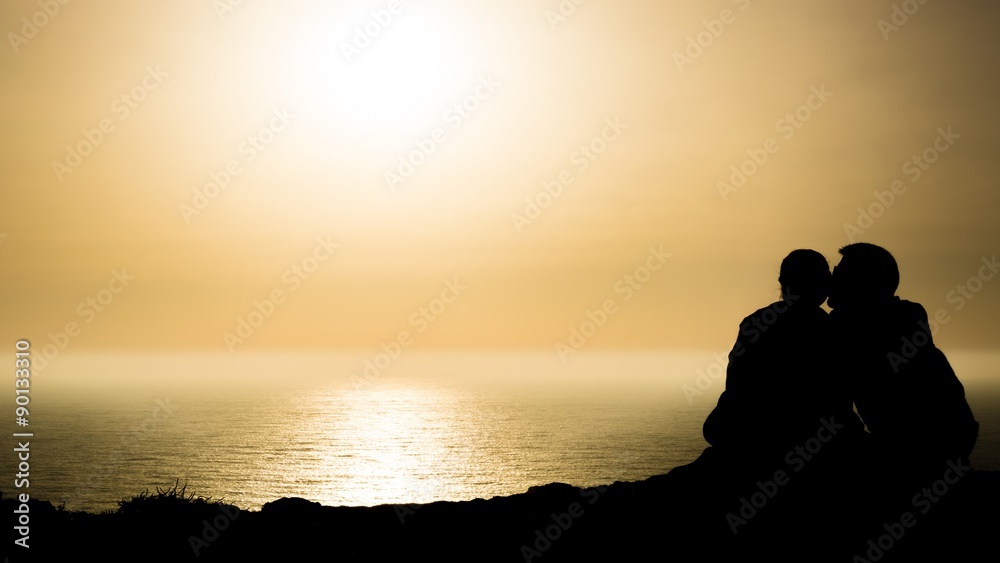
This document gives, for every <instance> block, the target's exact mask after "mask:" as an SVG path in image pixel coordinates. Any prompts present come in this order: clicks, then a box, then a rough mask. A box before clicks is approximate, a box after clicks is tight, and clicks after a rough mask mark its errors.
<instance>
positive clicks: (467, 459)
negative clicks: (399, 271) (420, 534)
mask: <svg viewBox="0 0 1000 563" xmlns="http://www.w3.org/2000/svg"><path fill="white" fill-rule="evenodd" d="M948 356H949V359H951V361H952V364H953V365H954V366H955V368H956V371H957V372H958V373H959V375H960V378H961V379H962V380H963V383H964V384H965V386H966V392H967V396H968V398H969V401H970V404H971V405H972V408H973V411H974V412H975V414H976V416H977V419H978V420H979V421H980V424H981V427H982V428H981V431H980V438H979V442H978V445H977V449H976V452H975V453H974V455H973V463H974V465H975V466H976V467H978V468H982V469H1000V385H997V379H996V377H995V374H996V370H997V368H998V367H1000V354H993V353H973V352H962V353H949V354H948ZM374 358H375V356H371V357H369V358H366V357H365V356H364V355H363V354H353V355H352V354H335V355H334V354H309V353H303V354H283V355H278V354H269V355H254V354H249V355H236V356H230V355H213V354H183V355H155V354H133V355H72V356H71V355H69V354H66V355H65V357H62V358H56V359H55V360H54V361H53V362H51V364H50V365H49V366H46V368H45V369H44V371H41V372H36V373H34V374H33V375H32V392H31V393H32V394H31V405H30V409H29V410H30V417H29V418H30V422H29V427H27V428H20V427H16V426H14V425H13V423H11V424H10V427H11V428H12V430H11V431H12V432H21V431H30V432H32V433H33V434H34V437H32V438H31V439H30V441H31V444H30V452H31V454H30V455H31V457H30V477H29V482H30V485H29V487H28V488H27V489H15V488H14V487H13V482H14V479H13V477H14V474H15V473H17V469H16V466H15V454H13V452H12V449H13V447H16V443H15V438H9V443H10V444H11V447H10V449H8V450H7V451H8V453H7V454H6V455H3V456H0V472H2V473H3V474H5V475H8V476H9V478H8V479H7V480H6V481H5V482H6V483H7V485H5V486H3V487H2V488H0V490H2V492H3V493H4V494H12V493H15V492H18V493H20V492H29V493H30V494H31V496H32V497H33V498H40V499H46V500H50V501H52V502H53V503H55V504H57V505H58V504H61V503H65V505H66V508H68V509H72V510H87V511H91V512H97V511H101V510H108V509H115V508H116V507H117V501H119V500H121V499H124V498H130V497H132V496H134V495H136V494H139V493H141V492H143V491H145V490H149V491H151V492H155V491H156V489H157V488H158V487H159V488H161V489H167V488H171V487H173V486H175V484H179V485H181V486H186V491H187V493H189V494H190V493H193V494H196V495H200V496H204V497H210V498H212V499H222V500H224V501H226V502H229V503H232V504H235V505H237V506H240V507H241V508H244V509H254V510H256V509H259V508H260V507H261V505H263V504H264V503H266V502H268V501H271V500H275V499H278V498H281V497H290V496H296V497H303V498H306V499H309V500H313V501H317V502H320V503H322V504H325V505H332V506H337V505H345V506H360V505H365V506H368V505H376V504H383V503H424V502H430V501H436V500H453V501H455V500H470V499H475V498H491V497H493V496H500V495H510V494H515V493H521V492H524V491H526V490H527V489H528V488H529V487H531V486H535V485H542V484H546V483H551V482H563V483H569V484H572V485H576V486H591V485H600V484H607V483H611V482H614V481H631V480H640V479H645V478H647V477H650V476H653V475H657V474H661V473H665V472H667V471H669V470H670V469H671V468H672V467H675V466H677V465H682V464H686V463H689V462H691V461H693V460H694V459H695V458H696V457H697V456H698V455H699V453H700V452H701V451H702V450H703V449H704V448H705V447H707V444H706V443H705V442H704V440H703V438H702V436H701V425H702V422H703V421H704V419H705V417H706V416H707V415H708V413H709V412H710V411H711V409H712V408H713V407H714V406H715V402H716V401H717V399H718V396H719V393H721V392H722V390H723V389H724V375H722V376H721V377H720V374H722V373H724V365H723V361H724V359H725V358H724V355H722V354H720V353H718V352H715V353H713V352H691V353H683V354H679V353H632V352H620V353H590V354H582V353H581V354H580V355H579V357H577V356H575V355H574V356H571V357H569V358H567V360H568V361H566V362H565V363H564V362H562V361H560V359H559V357H558V356H557V355H556V354H555V353H554V352H553V353H548V354H547V353H536V352H516V353H500V352H475V353H473V352H469V353H416V352H414V353H411V354H410V355H409V356H406V357H399V358H395V359H392V361H390V362H384V361H382V362H380V363H379V365H380V366H384V367H382V368H379V367H375V368H369V371H368V373H367V375H368V377H366V376H365V371H364V370H365V368H366V366H368V364H366V360H368V359H374ZM371 365H372V366H374V365H375V363H374V362H373V363H372V364H371ZM720 370H723V371H720Z"/></svg>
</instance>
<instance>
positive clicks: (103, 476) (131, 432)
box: [61, 397, 177, 502]
mask: <svg viewBox="0 0 1000 563" xmlns="http://www.w3.org/2000/svg"><path fill="white" fill-rule="evenodd" d="M154 405H155V406H153V408H152V409H151V412H150V414H149V416H147V417H146V418H144V419H143V420H142V422H140V423H139V424H138V425H136V426H133V427H131V428H129V429H128V431H127V432H126V433H125V435H124V436H123V437H122V439H121V443H120V444H119V446H118V448H117V449H116V450H114V451H113V453H112V454H111V455H110V456H108V457H107V459H106V460H105V461H103V462H102V463H99V464H98V465H97V468H96V469H95V470H94V471H93V472H92V473H91V474H90V475H89V476H88V477H87V478H85V479H83V480H82V481H80V482H79V483H78V485H77V487H76V489H75V491H74V493H73V494H74V495H75V497H74V498H83V497H85V496H87V495H88V494H90V493H92V492H93V491H94V490H96V489H97V488H98V487H99V486H101V485H102V484H103V483H105V482H106V481H108V480H109V479H111V478H112V477H114V475H115V473H116V471H117V470H118V467H119V466H120V465H121V463H122V459H124V458H125V457H126V455H131V454H133V453H135V452H137V451H138V449H139V446H140V445H142V443H143V442H144V441H146V440H147V439H148V438H149V437H150V436H151V435H153V434H154V433H155V432H156V431H157V430H159V429H160V428H161V427H162V426H163V425H164V424H165V423H166V422H167V420H168V419H170V418H171V417H173V416H174V413H175V411H176V410H177V407H176V406H175V405H174V404H172V403H171V402H170V398H169V397H167V398H166V399H156V400H155V401H154ZM61 500H62V501H63V502H71V501H72V500H73V499H72V498H65V497H64V498H62V499H61Z"/></svg>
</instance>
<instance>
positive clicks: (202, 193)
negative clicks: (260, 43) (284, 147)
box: [177, 106, 295, 225]
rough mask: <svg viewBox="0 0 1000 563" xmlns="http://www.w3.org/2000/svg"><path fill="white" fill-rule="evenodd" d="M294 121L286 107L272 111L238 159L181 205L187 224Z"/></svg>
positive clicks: (239, 150)
mask: <svg viewBox="0 0 1000 563" xmlns="http://www.w3.org/2000/svg"><path fill="white" fill-rule="evenodd" d="M294 118H295V116H294V115H292V114H291V112H289V111H288V108H287V107H285V106H282V107H281V108H274V109H272V110H271V118H270V120H269V121H268V123H267V125H265V126H263V127H261V128H259V129H257V131H255V132H254V133H253V134H251V135H248V136H247V138H246V140H245V141H243V142H242V143H240V146H239V147H237V149H236V153H237V154H238V155H239V157H238V158H231V159H229V162H227V163H226V164H225V166H223V167H222V168H220V169H219V170H216V171H214V172H210V173H209V174H208V179H209V181H208V182H207V183H206V184H204V185H203V186H201V187H200V188H195V189H194V192H193V194H192V195H191V201H190V203H181V204H179V205H178V206H177V209H178V210H179V211H180V213H181V218H182V219H184V222H185V223H187V224H189V225H190V224H191V218H192V217H197V216H198V215H200V214H201V213H202V212H203V211H205V209H207V208H208V206H209V204H211V203H212V202H213V201H215V200H216V199H217V198H218V197H219V195H220V194H221V193H222V191H223V190H225V189H226V188H228V187H229V185H230V184H232V182H233V180H235V179H236V178H237V177H238V176H239V175H240V174H242V173H243V167H244V166H245V165H247V164H250V163H251V162H253V161H254V159H256V158H257V156H258V155H259V154H260V153H261V152H263V151H264V149H266V148H267V147H269V146H270V145H271V143H273V142H274V140H275V139H276V138H277V137H278V134H279V133H281V132H282V131H284V130H285V129H286V128H287V127H288V125H289V124H290V123H291V122H292V120H293V119H294Z"/></svg>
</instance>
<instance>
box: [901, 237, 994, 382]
mask: <svg viewBox="0 0 1000 563" xmlns="http://www.w3.org/2000/svg"><path fill="white" fill-rule="evenodd" d="M980 262H982V266H979V270H978V271H977V272H976V275H974V276H970V277H969V279H967V280H965V282H964V283H960V284H956V285H955V288H954V289H952V290H950V291H949V292H948V293H947V294H946V295H945V301H947V302H948V303H951V304H952V309H951V313H955V312H958V311H961V310H962V309H965V306H966V305H967V304H968V302H969V301H971V300H972V299H974V298H975V297H976V294H977V293H979V292H980V291H982V290H983V287H984V286H985V285H986V282H988V281H990V280H992V279H993V278H995V277H996V275H997V272H1000V262H998V261H997V255H996V254H994V255H993V256H991V257H986V256H983V257H982V258H980ZM951 319H952V317H951V314H949V312H948V310H947V309H945V308H944V307H941V308H939V309H938V310H936V311H935V312H934V315H933V316H928V320H927V322H923V321H917V326H918V327H919V328H918V329H917V331H916V332H914V333H913V334H911V335H909V336H903V337H902V338H901V339H900V342H899V349H898V351H892V352H889V353H888V354H887V355H886V359H887V360H889V365H890V366H892V370H893V372H895V373H899V369H900V367H901V366H904V365H906V364H908V363H909V362H910V360H912V359H913V358H915V357H916V356H917V354H918V353H919V352H920V350H921V349H923V348H924V347H926V346H927V345H929V344H930V343H931V342H933V337H934V336H936V335H937V333H938V330H939V329H940V328H941V327H942V326H944V325H946V324H948V323H949V322H951Z"/></svg>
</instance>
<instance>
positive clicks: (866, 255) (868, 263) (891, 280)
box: [840, 242, 899, 296]
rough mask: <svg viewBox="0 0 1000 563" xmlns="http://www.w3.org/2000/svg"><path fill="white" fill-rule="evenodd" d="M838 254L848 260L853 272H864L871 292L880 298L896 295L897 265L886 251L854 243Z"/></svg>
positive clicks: (862, 243)
mask: <svg viewBox="0 0 1000 563" xmlns="http://www.w3.org/2000/svg"><path fill="white" fill-rule="evenodd" d="M840 254H841V255H842V256H843V257H844V258H846V259H848V260H850V263H851V268H852V269H853V270H854V271H855V272H864V274H863V275H864V277H865V278H867V282H868V284H869V287H870V288H871V290H872V291H873V292H875V293H877V294H879V295H882V296H892V295H895V294H896V289H897V288H898V287H899V265H898V264H896V259H895V258H894V257H893V256H892V254H891V253H890V252H889V251H888V250H886V249H884V248H882V247H881V246H878V245H874V244H871V243H867V242H856V243H854V244H849V245H847V246H845V247H843V248H841V249H840Z"/></svg>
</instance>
